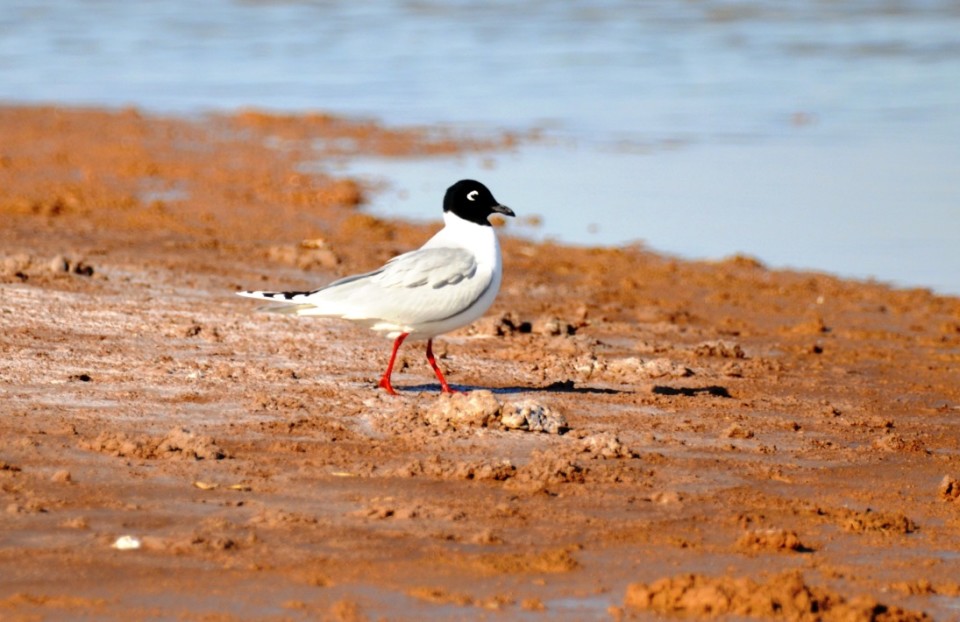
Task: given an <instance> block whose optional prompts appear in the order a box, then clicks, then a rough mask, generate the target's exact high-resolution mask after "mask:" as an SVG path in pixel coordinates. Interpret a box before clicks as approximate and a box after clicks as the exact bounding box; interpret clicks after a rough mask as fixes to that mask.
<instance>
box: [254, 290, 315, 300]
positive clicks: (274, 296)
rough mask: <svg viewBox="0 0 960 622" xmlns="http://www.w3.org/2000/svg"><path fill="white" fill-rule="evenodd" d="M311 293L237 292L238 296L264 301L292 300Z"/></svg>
mask: <svg viewBox="0 0 960 622" xmlns="http://www.w3.org/2000/svg"><path fill="white" fill-rule="evenodd" d="M312 293H313V292H260V291H245V292H237V295H238V296H246V297H247V298H263V299H266V300H293V299H294V298H296V297H298V296H308V295H310V294H312Z"/></svg>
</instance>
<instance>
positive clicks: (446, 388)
mask: <svg viewBox="0 0 960 622" xmlns="http://www.w3.org/2000/svg"><path fill="white" fill-rule="evenodd" d="M427 360H428V361H430V367H432V368H433V373H435V374H437V378H438V379H439V380H440V390H441V391H443V392H444V393H459V391H454V390H453V389H451V388H450V385H448V384H447V381H446V379H445V378H444V377H443V372H442V371H440V368H439V367H437V360H436V359H435V358H433V339H427Z"/></svg>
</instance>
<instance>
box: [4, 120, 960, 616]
mask: <svg viewBox="0 0 960 622" xmlns="http://www.w3.org/2000/svg"><path fill="white" fill-rule="evenodd" d="M0 136H2V137H3V139H2V142H0V220H2V223H3V226H2V227H0V352H2V358H0V411H2V417H0V491H2V504H0V508H2V512H0V577H2V579H0V618H2V619H4V620H6V619H11V620H40V619H44V620H48V619H52V620H69V619H76V618H77V617H79V616H81V615H87V616H90V617H92V618H95V619H146V618H166V619H184V620H235V619H236V620H252V619H257V620H312V619H332V620H366V619H371V620H375V619H390V620H397V619H399V620H414V619H464V618H474V617H484V618H496V619H544V620H546V619H550V620H555V619H559V620H565V619H566V620H580V619H645V618H651V617H653V616H655V615H659V614H666V615H677V616H686V617H691V616H693V617H716V616H721V615H734V616H740V617H757V618H767V619H770V618H775V619H789V620H815V619H823V620H874V619H877V620H920V619H928V618H933V619H938V620H950V619H960V482H958V481H957V480H958V479H960V454H958V449H960V433H958V427H960V422H958V418H960V382H958V376H957V371H956V370H957V367H958V363H960V299H957V298H950V297H941V296H936V295H933V294H932V293H930V292H929V291H926V290H896V289H891V288H889V287H886V286H884V285H882V284H877V283H863V282H854V281H846V280H840V279H837V278H833V277H831V276H826V275H821V274H809V273H797V272H781V271H771V270H768V269H766V268H765V267H764V266H763V265H762V264H760V263H759V262H757V261H755V260H753V259H750V258H747V257H735V258H731V259H729V260H726V261H721V262H688V261H681V260H677V259H675V258H670V257H664V256H661V255H657V254H655V253H652V252H648V251H647V250H645V249H642V248H628V249H603V248H578V247H567V246H560V245H555V244H550V243H542V244H541V243H531V242H528V241H524V240H521V239H516V238H512V237H510V230H509V227H507V228H506V229H504V230H503V234H504V237H503V250H504V264H505V279H504V286H503V290H502V292H501V295H500V297H499V299H498V301H497V303H496V304H495V306H494V308H493V309H492V310H491V312H490V313H489V314H488V316H487V317H486V318H484V319H483V320H482V321H480V322H478V323H477V324H476V325H474V326H473V327H470V328H466V329H463V330H461V331H459V332H457V333H454V334H451V335H449V336H447V337H446V338H441V339H440V340H439V341H438V343H437V344H435V345H436V348H435V349H436V351H437V355H438V359H439V362H440V365H441V366H442V367H443V368H444V369H445V371H446V372H447V379H448V380H449V381H450V382H451V384H452V385H454V387H455V388H459V389H462V390H468V391H470V393H468V394H467V395H464V396H457V397H455V398H453V399H451V398H447V397H442V396H438V389H439V387H438V385H437V383H436V381H435V378H434V376H433V375H432V372H431V371H430V368H429V366H428V365H427V363H426V361H425V360H424V356H423V350H422V345H421V344H409V345H407V346H405V347H404V349H403V350H402V351H401V354H402V356H401V358H400V360H399V362H398V366H397V370H396V372H395V374H394V386H395V387H396V388H397V389H398V390H399V392H400V394H401V395H400V396H399V397H397V398H392V397H390V396H387V395H385V394H383V392H382V391H378V390H377V389H376V388H375V387H376V381H377V379H378V378H379V374H380V373H381V372H382V368H383V367H384V365H385V363H386V359H387V356H388V355H389V342H387V341H385V340H383V339H380V338H378V337H376V336H375V335H373V334H371V333H368V332H366V331H364V330H362V329H359V328H356V327H353V326H351V325H349V324H344V323H339V322H335V321H321V320H308V319H297V318H288V317H278V316H273V315H268V314H261V313H256V312H254V309H255V308H256V304H255V303H252V302H251V301H249V300H244V299H241V298H239V297H236V296H233V295H232V293H233V292H234V291H237V290H239V289H256V288H284V289H286V288H291V289H293V288H304V287H315V286H318V285H321V284H323V283H326V282H328V281H330V280H332V279H334V278H336V277H339V276H342V275H345V274H349V273H354V272H357V271H361V270H365V269H369V268H372V267H375V266H377V265H379V264H380V263H381V262H383V261H384V260H386V259H388V258H389V257H391V256H392V255H394V254H396V253H398V252H401V251H404V250H408V249H410V248H414V247H416V246H418V245H419V244H420V243H422V242H423V241H424V240H425V239H426V238H427V237H429V235H430V234H431V233H432V232H433V231H434V230H436V228H437V225H429V226H427V225H411V224H406V223H403V222H395V221H389V220H383V219H380V218H375V217H372V216H370V215H368V214H365V213H364V212H363V209H362V204H363V202H364V199H365V197H366V196H368V195H369V193H370V192H373V189H369V188H364V187H363V186H362V185H361V184H359V183H357V182H356V181H355V180H351V179H343V178H338V177H336V176H335V175H329V176H325V175H320V174H306V173H304V172H302V171H304V170H306V169H305V166H304V165H305V164H308V163H313V162H317V161H319V162H321V163H322V162H323V161H324V158H330V157H333V156H336V157H350V156H352V155H357V156H363V155H371V154H380V155H388V156H391V157H398V158H402V157H410V156H414V155H417V154H423V153H441V154H444V153H445V154H450V155H451V156H455V155H456V154H458V153H462V152H465V151H477V150H485V149H490V148H494V147H504V146H509V145H510V144H512V143H513V142H514V141H516V140H518V138H516V137H514V136H503V137H502V138H501V139H497V140H492V141H491V140H490V139H484V140H482V141H480V140H470V139H469V138H465V137H460V136H454V135H447V134H444V135H437V134H435V133H433V132H429V131H425V130H423V129H418V128H410V129H403V128H401V129H396V128H384V127H381V126H379V125H377V124H375V123H371V122H366V121H351V120H346V119H339V118H335V117H329V116H325V115H303V116H275V115H267V114H262V113H257V112H241V113H237V114H236V115H232V116H231V115H226V116H209V117H203V118H198V119H190V120H186V119H170V118H159V117H152V116H148V115H144V114H141V113H139V112H138V111H136V110H123V111H102V110H82V109H54V108H41V107H4V108H0ZM311 170H312V169H311ZM450 181H451V183H452V182H453V181H455V180H450ZM492 190H493V191H494V193H495V194H497V190H496V188H492ZM498 198H499V199H500V200H502V201H504V202H505V203H507V204H511V202H510V197H508V196H499V195H498ZM440 199H441V198H440V197H437V206H438V207H437V209H438V212H439V209H440ZM511 207H513V208H514V209H515V210H516V211H517V213H518V214H519V215H521V216H522V215H527V214H525V213H524V206H522V205H516V204H511ZM438 216H439V214H438ZM123 536H130V537H132V538H134V540H133V541H134V542H135V543H137V544H138V546H139V548H135V549H131V550H122V549H121V548H117V543H118V539H119V538H121V537H123ZM120 542H123V541H122V540H121V541H120Z"/></svg>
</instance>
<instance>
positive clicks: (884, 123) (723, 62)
mask: <svg viewBox="0 0 960 622" xmlns="http://www.w3.org/2000/svg"><path fill="white" fill-rule="evenodd" d="M957 32H960V3H958V2H957V1H956V0H902V1H894V0H887V1H884V2H867V1H866V0H863V1H855V0H851V1H848V2H843V3H836V2H827V1H825V0H824V1H810V2H773V1H772V0H742V1H740V2H731V1H703V2H676V1H675V0H662V1H651V2H642V3H640V2H630V1H628V0H601V1H598V2H593V3H590V4H584V3H565V2H546V1H531V2H526V3H520V4H517V3H505V2H480V1H479V0H461V1H458V2H444V3H440V2H428V1H418V2H413V1H407V2H400V1H397V2H376V3H350V2H345V1H337V0H329V1H323V2H321V1H319V0H318V1H308V0H290V1H286V2H281V1H269V0H249V1H242V2H241V1H237V0H211V1H210V2H204V3H188V2H186V0H171V1H169V2H164V3H149V4H148V3H130V2H123V1H122V0H96V1H87V2H82V1H80V0H74V1H69V0H10V1H8V2H4V3H3V7H2V8H0V75H2V76H3V79H2V80H0V100H4V101H8V102H9V101H13V102H57V103H67V104H96V105H111V106H119V105H126V104H134V105H137V106H141V107H144V108H147V109H150V110H155V111H161V112H174V113H188V114H191V113H195V112H199V111H203V110H209V109H219V110H224V109H226V110H231V109H235V108H237V107H242V106H258V107H264V108H271V109H281V110H294V111H296V110H307V109H321V110H329V111H333V112H337V113H343V114H350V115H368V116H374V117H377V118H380V119H382V120H384V121H386V122H387V123H391V124H406V123H420V124H433V123H443V124H450V125H455V126H460V127H466V128H470V129H475V130H478V131H490V130H497V129H510V130H519V131H523V130H527V129H529V128H540V129H542V130H543V132H544V135H545V136H546V139H547V140H546V142H545V144H538V145H534V146H530V147H524V148H522V149H521V150H520V152H518V153H514V154H504V155H498V156H496V157H494V158H493V161H494V167H493V168H492V169H491V168H488V166H487V165H486V163H485V162H484V161H481V160H475V161H474V160H471V159H469V158H468V159H466V160H464V161H450V160H443V161H426V162H414V163H404V162H400V163H386V162H376V161H371V162H365V163H358V164H357V165H356V167H357V168H356V170H358V171H361V172H364V173H365V174H368V175H371V176H375V177H385V178H387V179H388V180H390V181H391V182H393V183H394V184H395V186H394V187H395V189H396V190H402V191H404V192H405V193H407V194H408V195H409V197H410V198H409V200H405V201H401V200H397V196H398V195H397V193H396V192H394V193H392V194H391V193H389V192H388V193H386V194H384V195H383V196H381V197H378V198H376V199H375V204H374V205H373V209H374V210H377V211H380V212H383V213H390V214H397V215H401V216H406V217H415V218H435V217H436V210H437V209H438V207H437V206H438V205H439V193H440V192H442V190H443V188H445V187H446V186H447V185H448V184H449V183H450V182H451V181H452V180H453V178H454V177H459V176H468V175H469V176H476V177H479V178H481V179H483V180H485V181H488V182H489V183H490V185H491V186H492V188H493V190H494V192H495V194H496V195H497V196H498V197H499V198H501V200H503V201H505V202H508V203H511V204H513V206H514V207H515V208H516V209H517V211H518V212H520V213H522V214H539V215H541V216H542V217H543V219H544V225H543V227H542V228H541V229H539V230H535V231H533V232H531V233H532V235H537V236H548V237H554V238H558V239H560V240H563V241H567V242H574V243H581V244H621V243H628V242H630V241H634V240H643V241H644V242H645V243H647V244H648V245H649V246H650V247H652V248H654V249H658V250H663V251H667V252H671V253H676V254H679V255H682V256H689V257H719V256H724V255H729V254H733V253H746V254H750V255H754V256H757V257H758V258H760V259H761V260H763V261H765V262H767V263H768V264H770V265H773V266H793V267H804V268H814V269H819V270H826V271H831V272H837V273H840V274H843V275H850V276H858V277H877V278H879V279H881V280H889V281H893V282H896V283H899V284H903V285H921V286H931V287H934V288H936V289H937V290H939V291H943V292H952V293H960V270H958V269H957V268H958V267H960V39H958V38H957V37H956V33H957ZM421 190H422V191H423V194H422V196H421V194H420V192H421Z"/></svg>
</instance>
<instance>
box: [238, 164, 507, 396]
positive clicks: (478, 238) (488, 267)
mask: <svg viewBox="0 0 960 622" xmlns="http://www.w3.org/2000/svg"><path fill="white" fill-rule="evenodd" d="M493 214H503V215H505V216H514V213H513V210H511V209H510V208H509V207H507V206H505V205H501V204H500V202H498V201H497V200H496V199H495V198H493V194H491V192H490V190H488V189H487V187H486V186H484V185H483V184H482V183H480V182H478V181H474V180H472V179H463V180H460V181H458V182H457V183H455V184H453V185H452V186H450V187H449V188H448V189H447V192H446V194H445V195H444V197H443V222H444V226H443V228H442V229H440V231H438V232H437V233H436V234H435V235H434V236H433V237H432V238H430V239H429V240H427V242H426V243H425V244H424V245H423V246H421V247H420V248H418V249H417V250H413V251H410V252H407V253H403V254H402V255H398V256H396V257H394V258H393V259H391V260H390V261H388V262H387V263H386V264H384V265H383V266H381V267H380V268H377V269H376V270H373V271H372V272H366V273H364V274H356V275H353V276H348V277H345V278H342V279H340V280H337V281H334V282H333V283H330V284H329V285H327V286H325V287H321V288H320V289H316V290H313V291H286V292H283V291H281V292H267V291H243V292H237V294H238V295H239V296H244V297H247V298H256V299H259V300H268V301H270V302H272V303H277V304H275V305H271V306H269V307H266V308H265V309H264V310H266V311H273V312H278V313H288V314H294V315H306V316H319V317H333V318H341V319H344V320H349V321H351V322H355V323H357V324H360V325H363V326H366V327H367V328H370V329H371V330H374V331H376V332H377V333H380V334H383V335H384V336H386V337H387V338H389V339H393V340H394V341H393V351H392V353H391V354H390V362H389V363H387V369H386V371H385V372H384V374H383V377H382V378H380V383H379V386H380V388H382V389H384V390H385V391H386V392H387V393H389V394H390V395H396V394H397V393H396V391H394V389H393V385H392V384H391V383H390V377H391V375H392V374H393V365H394V363H395V362H396V359H397V352H398V351H399V350H400V345H401V344H403V342H404V340H405V339H408V338H409V339H411V340H424V339H426V341H427V361H428V362H429V363H430V367H432V368H433V371H434V373H435V374H436V375H437V379H438V380H439V381H440V388H441V390H442V391H443V392H444V393H452V392H453V391H452V390H451V389H450V386H449V385H448V384H447V381H446V379H444V377H443V372H441V371H440V367H438V366H437V361H436V359H435V358H434V356H433V339H434V337H437V336H438V335H442V334H444V333H448V332H450V331H452V330H456V329H458V328H462V327H464V326H467V325H468V324H471V323H473V322H474V321H476V320H477V319H479V318H480V317H481V316H482V315H483V314H484V313H486V311H487V309H489V308H490V305H491V304H493V301H494V299H495V298H496V297H497V293H498V292H499V291H500V282H501V281H502V278H503V266H502V263H501V259H500V242H499V241H498V240H497V235H496V233H495V232H494V230H493V226H492V225H491V224H490V221H489V220H488V219H489V217H490V216H491V215H493Z"/></svg>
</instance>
